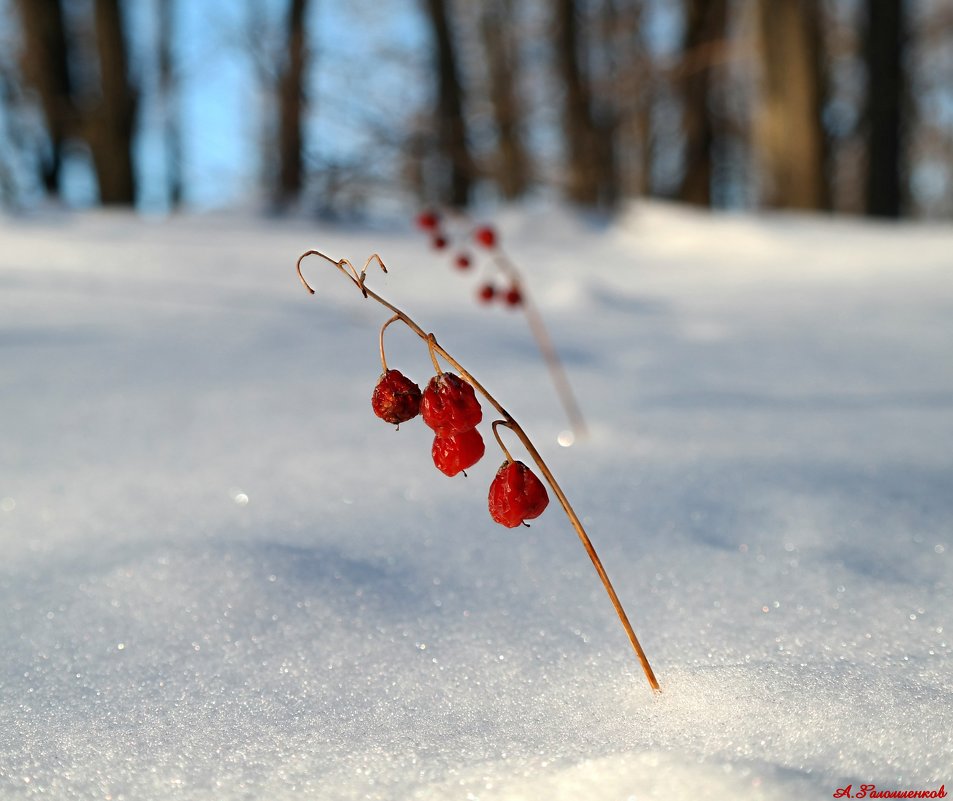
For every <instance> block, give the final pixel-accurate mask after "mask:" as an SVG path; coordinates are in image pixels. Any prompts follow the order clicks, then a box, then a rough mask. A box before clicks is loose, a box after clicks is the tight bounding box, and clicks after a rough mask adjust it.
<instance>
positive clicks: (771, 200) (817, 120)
mask: <svg viewBox="0 0 953 801" xmlns="http://www.w3.org/2000/svg"><path fill="white" fill-rule="evenodd" d="M757 10H758V26H759V29H760V32H761V42H760V45H761V47H760V51H761V52H760V55H761V59H760V60H761V66H762V74H763V79H764V97H763V100H762V106H761V109H760V112H759V115H758V124H757V131H756V138H757V140H758V142H759V150H760V155H761V160H762V167H763V170H764V172H765V173H766V177H767V191H766V193H765V202H766V203H767V205H769V206H774V207H780V208H791V209H829V208H830V203H831V199H830V186H829V182H828V180H827V165H828V139H827V136H826V134H825V132H824V126H823V121H822V118H821V114H822V112H823V107H824V100H825V96H826V70H825V55H824V47H823V37H822V32H821V25H822V19H823V10H822V8H821V4H820V3H819V2H818V0H757Z"/></svg>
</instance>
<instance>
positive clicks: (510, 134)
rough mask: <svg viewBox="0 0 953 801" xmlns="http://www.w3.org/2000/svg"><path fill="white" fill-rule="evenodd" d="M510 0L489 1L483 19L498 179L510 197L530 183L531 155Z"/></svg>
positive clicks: (515, 196) (504, 193)
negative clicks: (520, 97)
mask: <svg viewBox="0 0 953 801" xmlns="http://www.w3.org/2000/svg"><path fill="white" fill-rule="evenodd" d="M512 28H513V10H512V7H511V3H510V0H496V2H488V3H487V4H486V5H485V7H484V12H483V15H482V17H481V19H480V29H481V33H482V36H483V47H484V50H485V52H486V59H487V70H488V72H489V84H490V85H489V90H490V103H491V105H492V106H493V116H494V118H495V121H496V132H497V159H496V161H497V163H496V169H495V178H496V183H497V185H498V186H499V187H500V191H501V192H502V194H503V197H505V198H506V199H508V200H514V199H515V198H518V197H520V196H521V195H522V194H523V193H524V192H525V191H526V188H527V186H528V185H529V180H530V166H529V156H528V155H527V153H526V147H525V145H524V144H523V136H522V127H521V121H522V114H521V112H520V102H519V100H518V98H517V63H516V62H517V58H516V53H515V52H514V51H515V43H514V40H513V34H512Z"/></svg>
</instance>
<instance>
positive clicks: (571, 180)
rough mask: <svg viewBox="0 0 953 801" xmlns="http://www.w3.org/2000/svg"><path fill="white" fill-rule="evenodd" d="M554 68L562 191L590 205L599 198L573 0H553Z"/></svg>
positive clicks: (587, 101)
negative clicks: (560, 94)
mask: <svg viewBox="0 0 953 801" xmlns="http://www.w3.org/2000/svg"><path fill="white" fill-rule="evenodd" d="M555 14H556V19H555V30H556V69H557V71H558V75H559V78H560V81H561V83H562V87H563V91H564V92H565V94H566V99H565V101H564V104H563V136H564V137H565V140H566V193H567V195H568V196H569V199H570V200H572V201H573V202H575V203H584V204H589V205H594V204H595V203H596V202H597V200H598V197H599V189H598V182H597V180H596V177H595V173H596V168H595V164H594V159H593V156H594V153H593V150H594V148H593V143H592V127H593V126H592V116H591V111H590V107H591V101H590V98H589V87H588V85H587V82H586V80H585V78H584V77H583V74H582V66H581V65H580V63H579V49H580V43H579V22H578V19H577V15H576V3H575V1H574V0H556V2H555Z"/></svg>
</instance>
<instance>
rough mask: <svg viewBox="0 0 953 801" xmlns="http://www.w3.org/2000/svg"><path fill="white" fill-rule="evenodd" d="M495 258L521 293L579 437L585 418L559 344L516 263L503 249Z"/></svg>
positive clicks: (546, 360) (526, 312) (559, 394)
mask: <svg viewBox="0 0 953 801" xmlns="http://www.w3.org/2000/svg"><path fill="white" fill-rule="evenodd" d="M494 261H495V262H496V265H497V267H498V268H499V269H500V271H501V272H503V273H505V274H506V276H507V278H509V279H510V282H511V283H512V285H513V286H514V287H515V288H516V290H517V291H518V292H519V293H520V298H521V300H522V306H523V313H524V314H525V315H526V322H527V324H528V325H529V330H530V332H531V333H532V334H533V338H534V339H535V340H536V346H537V347H538V348H539V352H540V354H542V357H543V361H545V362H546V366H547V367H548V368H549V374H550V376H551V377H552V379H553V384H554V385H555V387H556V394H557V395H558V396H559V400H560V401H561V402H562V405H563V408H564V409H565V410H566V416H567V417H568V418H569V425H570V426H571V427H572V430H573V433H574V434H575V435H576V437H578V438H580V439H581V438H583V437H585V436H586V434H587V429H586V421H585V419H584V418H583V416H582V411H581V410H580V408H579V404H578V403H577V402H576V396H575V395H574V394H573V391H572V386H571V385H570V383H569V377H568V376H567V375H566V369H565V368H564V367H563V363H562V361H561V360H560V358H559V354H558V353H557V352H556V346H555V345H554V344H553V340H552V338H551V337H550V336H549V331H548V330H547V329H546V326H545V325H544V324H543V316H542V315H541V314H540V313H539V310H538V309H537V308H536V304H534V303H533V301H532V299H531V298H530V295H529V293H528V292H527V291H526V284H525V283H524V282H523V280H522V276H521V275H520V272H519V270H517V269H516V265H515V264H513V262H511V261H510V260H509V259H508V258H507V257H506V256H505V255H504V254H503V253H502V252H500V251H497V252H496V254H495V256H494Z"/></svg>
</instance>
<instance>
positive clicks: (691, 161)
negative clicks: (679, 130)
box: [678, 0, 728, 206]
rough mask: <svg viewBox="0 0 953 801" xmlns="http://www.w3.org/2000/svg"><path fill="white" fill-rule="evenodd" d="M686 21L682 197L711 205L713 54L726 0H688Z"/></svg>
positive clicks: (714, 126)
mask: <svg viewBox="0 0 953 801" xmlns="http://www.w3.org/2000/svg"><path fill="white" fill-rule="evenodd" d="M686 15H687V22H686V26H685V39H684V44H683V47H682V59H683V63H684V64H685V65H687V68H686V69H684V72H683V75H682V101H683V104H684V108H683V113H682V127H683V130H684V135H685V173H684V175H683V177H682V185H681V187H680V189H679V192H678V195H679V198H680V199H681V200H683V201H685V202H686V203H693V204H695V205H699V206H710V205H711V182H712V173H713V168H712V164H713V158H712V153H713V150H714V146H715V138H716V135H717V124H716V121H715V119H714V115H713V113H712V108H711V101H710V98H711V74H712V59H711V57H710V54H712V53H714V51H715V49H716V48H717V47H718V45H719V44H720V43H721V42H722V40H723V39H724V37H725V31H726V23H727V17H728V7H727V2H726V0H687V8H686Z"/></svg>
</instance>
